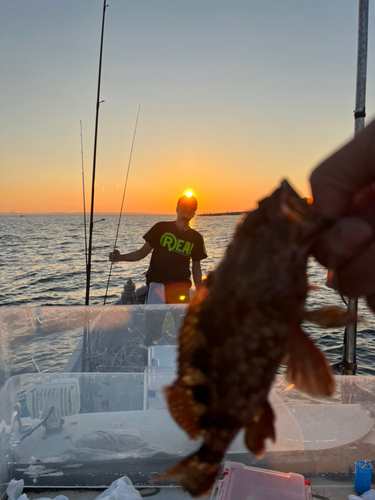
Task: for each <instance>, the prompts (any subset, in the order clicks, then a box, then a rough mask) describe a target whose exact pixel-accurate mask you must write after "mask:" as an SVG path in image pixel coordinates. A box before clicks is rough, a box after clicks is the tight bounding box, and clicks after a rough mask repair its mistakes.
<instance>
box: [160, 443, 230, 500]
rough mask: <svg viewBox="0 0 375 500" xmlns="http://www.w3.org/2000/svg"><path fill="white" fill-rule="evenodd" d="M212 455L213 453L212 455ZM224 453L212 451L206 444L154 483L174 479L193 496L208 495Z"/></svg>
mask: <svg viewBox="0 0 375 500" xmlns="http://www.w3.org/2000/svg"><path fill="white" fill-rule="evenodd" d="M210 455H213V456H212V457H210ZM211 458H212V459H213V460H211ZM222 458H223V454H218V453H217V452H216V453H215V452H211V453H210V451H209V450H208V448H207V446H206V445H205V444H203V445H202V447H201V448H200V449H199V450H198V451H197V452H195V453H193V454H192V455H190V456H189V457H187V458H185V459H184V460H182V461H181V462H180V463H179V464H177V465H175V466H174V467H172V468H171V469H169V470H167V471H166V472H164V473H163V474H160V475H159V476H156V477H155V478H153V479H152V480H151V482H152V483H155V482H159V481H164V480H165V479H172V480H175V481H177V482H178V483H180V485H181V486H182V488H183V489H184V490H186V491H188V492H189V493H190V495H192V496H193V497H203V496H204V497H205V496H207V495H208V494H209V493H210V492H211V490H212V488H213V486H214V484H215V480H216V478H217V476H218V474H219V471H220V462H221V460H222Z"/></svg>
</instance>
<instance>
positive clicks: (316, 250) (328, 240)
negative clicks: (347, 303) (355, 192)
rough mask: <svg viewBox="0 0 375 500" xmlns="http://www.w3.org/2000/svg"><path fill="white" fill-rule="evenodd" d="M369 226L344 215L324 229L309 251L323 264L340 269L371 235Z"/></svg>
mask: <svg viewBox="0 0 375 500" xmlns="http://www.w3.org/2000/svg"><path fill="white" fill-rule="evenodd" d="M373 234H374V233H373V230H372V228H371V226H370V225H369V224H368V223H367V222H365V221H364V220H363V219H360V218H358V217H345V218H342V219H340V220H339V222H337V224H335V225H334V226H332V227H331V228H330V229H329V230H328V231H325V232H324V233H323V234H322V236H321V237H320V238H319V239H318V241H317V242H316V243H315V244H314V246H313V247H312V250H311V253H312V254H313V256H314V257H315V258H316V260H317V261H318V262H320V263H321V264H323V265H324V266H326V267H328V268H330V269H333V270H335V271H336V270H340V268H341V267H342V266H344V265H345V264H346V263H347V262H348V261H349V260H350V259H353V258H354V257H355V255H356V254H357V253H358V252H360V251H361V250H362V248H363V247H364V246H365V245H367V244H368V243H369V241H370V240H371V238H372V237H373Z"/></svg>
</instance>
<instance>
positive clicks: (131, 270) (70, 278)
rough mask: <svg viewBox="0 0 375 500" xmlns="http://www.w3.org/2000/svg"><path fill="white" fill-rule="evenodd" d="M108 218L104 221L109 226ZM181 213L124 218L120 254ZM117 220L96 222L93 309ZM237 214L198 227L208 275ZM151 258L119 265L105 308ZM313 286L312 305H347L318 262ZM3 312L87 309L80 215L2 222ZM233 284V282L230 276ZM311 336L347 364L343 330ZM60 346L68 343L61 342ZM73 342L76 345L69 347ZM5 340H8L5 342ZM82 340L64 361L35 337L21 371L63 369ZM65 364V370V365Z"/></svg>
mask: <svg viewBox="0 0 375 500" xmlns="http://www.w3.org/2000/svg"><path fill="white" fill-rule="evenodd" d="M102 219H104V220H102ZM174 219H175V215H173V214H171V215H123V216H122V218H121V224H120V230H119V235H118V240H117V248H118V249H119V250H120V252H121V253H126V252H131V251H133V250H136V249H138V248H140V247H141V246H142V245H143V243H144V240H143V235H144V234H145V233H146V232H147V231H148V229H149V228H150V227H151V226H152V225H153V224H155V223H156V222H158V221H161V220H174ZM118 220H119V218H118V216H115V215H96V216H95V218H94V221H96V222H94V231H93V244H92V261H91V265H92V268H91V287H90V304H91V305H102V304H103V303H104V297H105V292H106V288H107V283H108V276H109V272H110V267H111V263H110V262H109V260H108V254H109V252H110V251H112V250H113V248H114V243H115V237H116V231H117V225H118ZM237 221H238V216H233V215H232V216H231V215H228V216H220V217H199V216H197V217H196V218H195V219H194V220H193V221H192V226H193V227H194V228H195V229H197V230H198V231H199V232H200V233H201V234H202V235H203V237H204V240H205V244H206V249H207V254H208V258H207V259H205V260H203V261H202V271H203V275H207V274H208V273H209V272H210V271H212V270H213V269H214V268H215V267H216V265H217V264H218V263H219V261H220V259H221V258H222V256H223V255H224V252H225V249H226V247H227V245H228V243H229V241H230V239H231V237H232V235H233V232H234V229H235V226H236V223H237ZM149 260H150V256H148V257H146V259H144V260H142V261H139V262H127V263H125V262H119V263H116V264H114V265H113V266H112V272H111V279H110V283H109V291H108V296H107V300H106V302H107V303H109V302H111V301H113V300H114V299H116V298H118V297H119V296H120V294H121V292H122V289H123V286H124V284H125V282H126V280H127V279H128V278H132V279H133V281H134V282H135V284H136V286H137V287H138V286H142V285H143V284H145V273H146V271H147V268H148V264H149ZM308 274H309V281H310V283H312V284H314V285H317V286H318V288H317V289H316V290H313V291H312V292H311V293H310V295H309V299H308V306H309V307H318V306H322V305H328V304H338V305H344V304H343V302H342V299H341V297H340V296H339V295H338V294H337V293H336V292H334V291H333V290H330V289H329V288H327V287H326V286H325V279H326V270H325V269H324V268H323V267H322V266H320V265H319V264H318V263H317V262H316V261H315V260H314V259H310V261H309V267H308ZM0 276H1V280H0V307H1V308H4V307H20V306H27V307H30V306H51V305H53V306H64V305H68V306H75V305H84V303H85V293H86V259H85V232H84V220H83V216H81V215H38V216H36V215H26V216H24V217H20V216H15V215H14V216H1V217H0ZM228 280H230V276H228ZM359 310H360V311H359V312H360V315H361V316H362V317H363V321H362V323H360V324H359V325H358V335H357V363H358V374H367V375H375V336H374V332H375V317H374V316H373V314H372V313H371V312H370V311H368V309H367V307H366V306H365V304H364V303H363V301H360V303H359ZM304 328H305V330H306V331H307V332H308V333H309V334H310V335H311V337H312V339H313V340H314V341H315V342H316V343H317V344H318V346H319V347H320V348H321V349H322V350H323V351H324V352H325V354H326V356H327V357H328V358H329V360H330V362H331V363H336V362H338V361H340V360H341V358H342V345H343V332H344V329H343V328H335V329H329V330H326V329H323V328H321V327H318V326H315V325H311V324H304ZM60 340H61V339H60ZM70 340H71V341H70ZM0 341H1V339H0ZM76 343H77V339H75V338H74V339H73V338H72V339H64V345H65V346H66V351H67V352H66V353H65V354H64V360H62V353H61V344H60V343H59V342H58V341H57V339H56V338H54V335H53V334H51V336H50V337H46V336H43V341H42V339H38V336H37V335H36V336H35V337H33V338H32V339H30V340H29V342H28V344H27V346H22V350H20V362H19V371H20V372H24V371H35V370H36V368H35V364H34V362H33V359H32V358H34V360H35V359H36V358H37V363H38V365H40V366H41V367H42V370H48V371H56V370H57V369H59V368H60V367H61V364H62V363H64V364H65V362H66V360H65V358H66V357H68V356H69V352H70V349H72V350H73V349H74V347H75V345H76ZM62 366H63V365H62Z"/></svg>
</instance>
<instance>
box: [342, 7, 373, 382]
mask: <svg viewBox="0 0 375 500" xmlns="http://www.w3.org/2000/svg"><path fill="white" fill-rule="evenodd" d="M368 11H369V0H359V9H358V51H357V84H356V100H355V111H354V135H357V134H358V133H359V132H360V131H361V130H362V129H363V128H364V126H365V117H366V75H367V39H368ZM357 309H358V299H349V303H348V311H350V312H352V313H354V314H355V315H357ZM356 341H357V322H355V323H353V324H352V325H350V326H348V327H347V346H346V359H345V362H346V366H347V368H346V372H347V373H346V374H347V375H355V371H356V368H357V360H356Z"/></svg>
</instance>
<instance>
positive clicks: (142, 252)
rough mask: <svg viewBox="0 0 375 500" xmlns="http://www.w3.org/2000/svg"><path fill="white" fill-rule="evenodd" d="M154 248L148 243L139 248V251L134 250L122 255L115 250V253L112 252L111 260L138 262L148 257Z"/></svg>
mask: <svg viewBox="0 0 375 500" xmlns="http://www.w3.org/2000/svg"><path fill="white" fill-rule="evenodd" d="M151 250H152V246H151V245H150V243H147V241H146V243H145V244H144V245H143V247H141V248H139V249H138V250H134V252H129V253H123V254H121V253H120V252H119V250H115V251H114V252H111V253H110V254H109V260H110V261H111V262H120V261H124V262H136V261H137V260H142V259H144V258H145V257H147V255H148V254H149V253H150V252H151Z"/></svg>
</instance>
